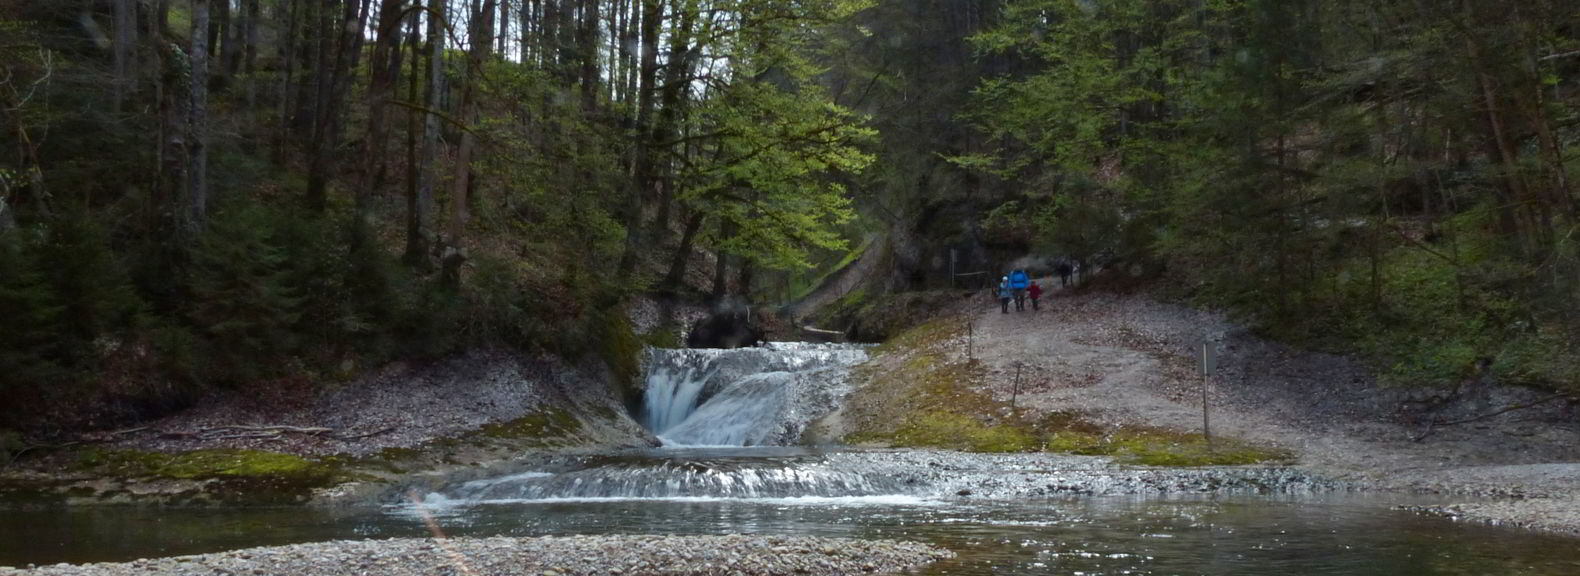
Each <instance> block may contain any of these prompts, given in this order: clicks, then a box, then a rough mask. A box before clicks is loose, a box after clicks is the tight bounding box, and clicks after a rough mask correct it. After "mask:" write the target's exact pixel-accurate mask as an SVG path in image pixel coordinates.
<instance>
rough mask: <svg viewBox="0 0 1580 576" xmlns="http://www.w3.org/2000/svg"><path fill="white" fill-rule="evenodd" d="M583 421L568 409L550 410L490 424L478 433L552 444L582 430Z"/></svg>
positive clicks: (484, 436) (491, 436) (489, 436)
mask: <svg viewBox="0 0 1580 576" xmlns="http://www.w3.org/2000/svg"><path fill="white" fill-rule="evenodd" d="M581 428H582V423H581V421H580V420H577V419H576V416H574V415H572V414H571V413H570V412H569V411H566V410H560V409H555V410H548V411H544V412H537V413H534V414H529V415H527V416H524V417H521V418H517V419H515V420H511V421H509V422H501V423H498V424H489V425H487V426H484V427H483V428H482V430H479V431H478V432H477V433H476V435H477V436H480V437H483V438H501V439H511V440H531V441H534V442H535V443H538V444H551V443H553V442H555V441H557V440H561V439H565V438H568V437H570V436H573V435H575V434H576V433H577V432H580V431H581Z"/></svg>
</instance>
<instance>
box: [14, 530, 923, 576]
mask: <svg viewBox="0 0 1580 576" xmlns="http://www.w3.org/2000/svg"><path fill="white" fill-rule="evenodd" d="M953 556H954V553H952V552H949V551H948V550H943V549H939V548H934V547H931V546H928V545H926V544H920V543H912V542H895V541H888V540H853V539H840V538H815V537H783V536H567V537H540V538H508V537H497V538H455V539H445V540H434V539H415V538H408V539H393V540H361V541H338V542H319V543H312V544H295V545H291V546H278V547H268V548H252V549H247V550H236V551H232V552H221V553H216V554H202V555H197V556H178V557H174V558H160V559H152V560H137V561H133V562H121V563H104V564H85V565H71V564H57V565H54V566H44V567H38V568H30V569H11V568H0V576H13V575H22V574H29V575H40V576H43V575H62V576H64V575H73V576H76V575H90V576H119V575H132V574H136V575H149V574H169V575H182V576H188V575H190V576H199V575H202V576H211V575H219V574H272V575H280V576H315V575H325V576H327V575H345V574H378V575H380V576H407V575H410V576H419V575H420V576H433V575H439V574H454V575H457V576H490V575H504V574H512V575H514V574H526V575H542V576H575V575H583V574H601V575H609V574H630V575H637V574H642V575H646V574H654V575H660V574H662V575H680V574H685V575H714V574H721V575H722V574H739V575H753V576H755V575H769V574H891V573H896V572H903V571H907V570H913V569H915V568H917V567H920V566H923V565H926V564H928V563H931V562H934V561H937V560H941V559H945V558H951V557H953Z"/></svg>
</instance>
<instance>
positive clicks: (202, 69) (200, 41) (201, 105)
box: [186, 0, 209, 234]
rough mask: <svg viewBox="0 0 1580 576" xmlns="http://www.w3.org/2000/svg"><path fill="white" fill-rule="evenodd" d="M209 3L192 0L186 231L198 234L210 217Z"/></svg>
mask: <svg viewBox="0 0 1580 576" xmlns="http://www.w3.org/2000/svg"><path fill="white" fill-rule="evenodd" d="M208 28H209V0H192V54H191V62H192V76H191V80H190V88H191V98H192V101H191V104H189V106H190V107H191V108H190V111H189V112H188V115H187V122H188V123H187V143H186V145H187V215H186V228H187V230H188V232H190V233H193V234H195V233H196V232H197V231H198V230H200V229H202V227H203V223H204V221H205V220H207V217H208V61H209V46H208V38H209V36H208V34H207V33H206V32H207V30H208Z"/></svg>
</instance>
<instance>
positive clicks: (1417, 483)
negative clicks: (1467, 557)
mask: <svg viewBox="0 0 1580 576" xmlns="http://www.w3.org/2000/svg"><path fill="white" fill-rule="evenodd" d="M1042 283H1043V284H1044V286H1050V287H1054V288H1053V289H1052V290H1051V291H1050V294H1048V295H1045V296H1044V298H1043V306H1042V310H1041V311H1037V312H1033V311H1032V310H1031V309H1030V308H1031V307H1030V304H1029V303H1028V305H1027V310H1026V311H1024V312H1016V311H1014V310H1013V307H1011V308H1012V309H1011V311H1010V313H1008V314H1003V313H1000V311H999V307H998V304H997V302H991V303H990V302H988V301H986V300H984V301H983V304H982V308H981V313H980V314H978V315H976V316H975V318H976V320H975V325H974V333H975V343H974V347H975V350H976V354H975V356H976V358H978V359H979V360H981V361H983V362H985V363H987V365H988V366H989V369H990V371H991V373H993V374H995V376H996V377H995V379H994V381H993V384H991V385H990V388H991V393H992V394H993V395H994V396H995V397H998V398H1000V399H1003V400H1008V399H1009V397H1010V395H1011V393H1012V387H1013V380H1014V374H1015V365H1016V364H1017V363H1020V364H1022V370H1023V373H1022V381H1021V382H1022V387H1021V390H1020V396H1019V405H1020V406H1021V407H1023V408H1029V409H1032V410H1036V411H1072V410H1073V411H1079V412H1082V413H1085V414H1086V415H1088V416H1089V417H1090V418H1092V419H1094V420H1096V421H1098V422H1100V423H1104V424H1109V425H1148V426H1161V427H1166V428H1172V429H1178V430H1188V431H1196V430H1200V428H1201V421H1202V408H1201V388H1200V386H1201V384H1200V378H1199V377H1198V376H1197V371H1196V361H1195V358H1194V351H1195V350H1199V349H1200V346H1201V342H1202V341H1204V340H1207V341H1212V342H1214V343H1215V344H1216V346H1217V349H1218V350H1219V351H1220V357H1219V361H1218V366H1219V369H1218V371H1217V373H1216V374H1215V376H1214V378H1213V385H1212V388H1211V393H1210V403H1211V413H1212V428H1213V432H1214V434H1215V435H1224V436H1231V437H1235V438H1239V439H1242V440H1246V441H1250V442H1255V443H1261V444H1271V445H1275V446H1279V447H1282V448H1286V449H1289V450H1291V451H1293V452H1294V453H1296V454H1297V455H1298V457H1299V459H1300V463H1301V465H1303V466H1307V467H1311V468H1314V469H1317V470H1320V471H1322V472H1324V473H1326V474H1329V475H1332V476H1336V477H1339V478H1344V479H1348V480H1353V481H1358V482H1363V483H1365V484H1367V485H1370V486H1376V487H1380V488H1386V489H1400V490H1414V491H1426V492H1438V493H1452V494H1465V495H1483V496H1498V495H1502V496H1516V497H1535V498H1554V499H1551V500H1544V501H1543V502H1544V504H1543V506H1542V510H1541V511H1540V512H1541V516H1542V517H1543V518H1546V519H1548V520H1551V517H1552V516H1554V515H1555V513H1554V511H1553V509H1554V508H1556V509H1557V510H1558V511H1557V512H1556V516H1558V517H1560V519H1559V520H1558V521H1557V523H1556V524H1553V523H1552V522H1549V525H1547V526H1543V527H1546V528H1549V529H1555V530H1558V531H1569V532H1573V533H1575V534H1580V496H1577V495H1580V405H1577V403H1576V402H1574V401H1572V400H1571V401H1563V400H1560V401H1553V402H1546V403H1542V404H1540V405H1538V406H1536V407H1534V408H1530V409H1523V410H1515V411H1511V412H1507V413H1504V414H1501V415H1498V416H1495V417H1489V418H1482V419H1479V420H1477V421H1475V422H1472V423H1466V424H1459V425H1452V426H1432V425H1431V424H1430V423H1431V422H1432V421H1434V420H1436V421H1438V422H1452V421H1458V420H1465V419H1470V418H1479V417H1482V416H1486V415H1488V414H1491V413H1494V412H1496V411H1498V410H1499V409H1501V408H1504V407H1508V406H1515V405H1520V404H1523V403H1528V402H1532V401H1535V400H1540V399H1541V398H1542V396H1543V395H1542V393H1539V392H1535V391H1530V390H1525V389H1519V388H1513V387H1498V386H1492V385H1489V384H1477V383H1470V384H1467V385H1465V386H1463V387H1462V389H1461V390H1460V391H1459V393H1458V394H1457V395H1455V396H1454V397H1452V398H1449V399H1444V398H1434V397H1431V396H1428V392H1427V391H1422V390H1411V389H1404V388H1400V387H1392V386H1388V385H1386V384H1382V383H1379V382H1378V381H1377V379H1376V377H1375V376H1374V375H1373V374H1372V373H1371V371H1370V370H1368V369H1367V368H1366V367H1365V366H1363V365H1361V364H1360V363H1359V362H1357V361H1355V360H1352V359H1350V358H1346V357H1343V356H1336V355H1331V354H1323V353H1316V352H1310V351H1303V350H1298V349H1293V348H1290V347H1287V346H1283V345H1279V344H1276V343H1272V342H1269V341H1266V340H1264V339H1261V338H1259V337H1257V336H1255V335H1253V334H1250V333H1248V332H1247V331H1246V330H1244V329H1242V328H1240V327H1238V326H1236V325H1235V324H1234V323H1232V322H1230V321H1228V320H1227V319H1226V318H1224V317H1223V316H1221V315H1217V314H1212V313H1207V312H1202V311H1198V310H1193V309H1190V308H1185V307H1182V306H1176V305H1171V304H1164V303H1160V302H1158V301H1156V300H1153V299H1150V298H1148V297H1146V296H1144V295H1117V294H1112V293H1086V294H1079V293H1071V292H1067V291H1063V290H1059V289H1058V288H1057V284H1058V282H1057V280H1056V279H1055V280H1053V281H1051V282H1050V281H1047V280H1043V281H1042ZM960 353H961V354H963V353H964V350H961V351H960ZM1417 439H1419V441H1417ZM1454 512H1456V513H1462V514H1467V515H1472V516H1475V515H1477V514H1479V516H1482V517H1483V518H1481V519H1484V520H1488V521H1501V522H1513V523H1521V522H1525V521H1527V520H1530V519H1529V518H1528V517H1529V516H1532V515H1533V514H1534V512H1531V511H1526V512H1524V513H1522V512H1519V511H1517V510H1514V506H1513V504H1510V505H1509V506H1505V507H1503V508H1496V509H1485V507H1482V508H1476V509H1474V510H1455V511H1454ZM1522 514H1523V516H1522ZM1528 523H1536V522H1535V521H1534V520H1531V521H1530V522H1528Z"/></svg>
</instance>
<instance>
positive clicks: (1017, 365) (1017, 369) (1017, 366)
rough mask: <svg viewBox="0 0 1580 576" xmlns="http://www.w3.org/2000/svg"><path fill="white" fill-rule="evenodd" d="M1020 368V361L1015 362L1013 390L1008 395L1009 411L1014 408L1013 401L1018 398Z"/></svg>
mask: <svg viewBox="0 0 1580 576" xmlns="http://www.w3.org/2000/svg"><path fill="white" fill-rule="evenodd" d="M1020 368H1021V363H1020V362H1016V363H1015V390H1014V391H1013V392H1010V396H1009V409H1010V410H1011V411H1013V410H1015V403H1016V401H1018V400H1020Z"/></svg>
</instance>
